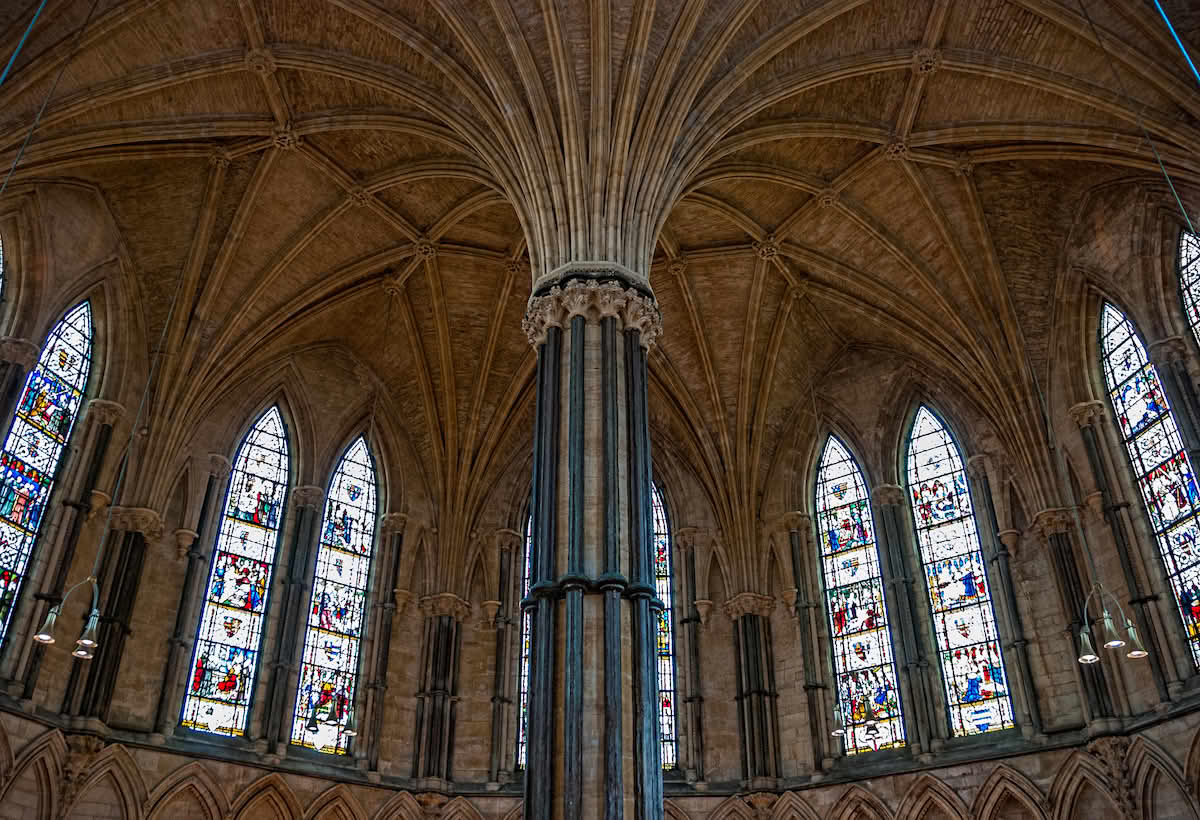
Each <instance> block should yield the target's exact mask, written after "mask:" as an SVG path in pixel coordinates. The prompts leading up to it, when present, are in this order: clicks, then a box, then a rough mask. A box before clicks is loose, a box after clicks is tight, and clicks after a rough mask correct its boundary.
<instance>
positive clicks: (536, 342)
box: [522, 266, 663, 820]
mask: <svg viewBox="0 0 1200 820" xmlns="http://www.w3.org/2000/svg"><path fill="white" fill-rule="evenodd" d="M631 284H633V285H636V287H633V286H631ZM524 327H525V331H526V333H527V334H528V336H529V340H530V342H531V343H532V344H533V346H534V347H535V348H536V350H537V355H538V364H537V410H536V421H535V427H534V445H533V550H532V553H533V554H532V567H531V569H532V582H533V583H532V587H531V590H530V595H529V598H527V599H526V600H525V601H524V602H522V606H523V607H525V608H527V609H528V610H530V611H531V612H532V622H533V629H532V645H531V652H530V677H529V728H528V747H527V750H528V751H527V763H526V775H525V817H527V818H537V820H545V819H546V818H556V820H557V819H558V818H563V819H564V820H576V819H577V818H589V820H590V819H591V818H606V820H616V819H617V818H626V817H628V818H630V820H658V819H659V818H662V816H663V807H662V799H663V798H662V766H661V763H660V748H659V727H658V708H657V705H658V683H657V677H656V675H655V655H654V650H655V635H656V618H657V617H658V613H659V611H660V610H661V609H662V606H663V605H662V602H661V601H659V600H658V599H657V598H656V597H655V593H654V575H653V571H654V570H653V556H652V553H651V507H650V492H651V490H650V472H651V470H650V432H649V425H648V414H647V402H646V377H647V367H646V356H647V351H648V350H649V348H650V346H651V345H652V344H653V343H654V340H655V338H656V337H657V335H658V333H659V330H660V327H661V324H660V317H659V312H658V307H657V305H656V304H655V302H654V297H653V295H652V294H651V293H650V291H649V288H648V286H647V285H645V284H644V280H643V279H641V278H640V277H638V278H631V277H629V276H628V275H626V272H625V271H624V269H622V268H620V267H619V266H613V267H612V268H611V269H610V268H605V267H604V266H587V269H586V270H584V269H580V268H578V266H574V267H572V268H571V269H570V270H569V271H568V272H567V273H566V274H565V275H563V276H562V278H560V279H558V280H557V281H556V282H555V283H554V284H552V285H543V286H542V287H539V288H538V289H537V290H535V292H534V295H533V296H532V297H531V298H530V300H529V308H528V311H527V312H526V315H525V322H524Z"/></svg>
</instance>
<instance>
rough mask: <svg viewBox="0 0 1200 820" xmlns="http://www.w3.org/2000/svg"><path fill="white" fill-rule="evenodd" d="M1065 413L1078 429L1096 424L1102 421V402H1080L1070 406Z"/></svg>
mask: <svg viewBox="0 0 1200 820" xmlns="http://www.w3.org/2000/svg"><path fill="white" fill-rule="evenodd" d="M1067 412H1068V413H1069V414H1070V416H1071V421H1073V422H1075V424H1077V425H1078V426H1080V427H1086V426H1087V425H1089V424H1098V423H1099V422H1101V421H1103V420H1104V402H1102V401H1081V402H1080V403H1079V404H1076V405H1072V407H1071V409H1070V410H1068V411H1067Z"/></svg>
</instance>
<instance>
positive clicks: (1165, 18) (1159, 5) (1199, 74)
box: [0, 0, 1200, 83]
mask: <svg viewBox="0 0 1200 820" xmlns="http://www.w3.org/2000/svg"><path fill="white" fill-rule="evenodd" d="M1154 7H1155V8H1156V9H1158V13H1159V15H1161V16H1162V19H1163V22H1164V23H1166V24H1167V31H1169V32H1171V36H1172V37H1173V38H1175V45H1177V46H1179V52H1180V53H1181V54H1183V59H1185V60H1187V64H1188V68H1190V69H1191V70H1192V76H1193V77H1195V78H1196V82H1198V83H1200V71H1197V70H1196V64H1195V63H1193V62H1192V57H1191V55H1190V54H1188V52H1187V49H1186V48H1184V45H1183V40H1180V39H1179V35H1178V34H1176V33H1175V26H1173V25H1171V18H1170V17H1168V16H1167V12H1166V10H1165V9H1163V7H1162V3H1160V2H1158V0H1154ZM0 82H3V80H0Z"/></svg>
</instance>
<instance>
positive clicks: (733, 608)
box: [724, 592, 775, 621]
mask: <svg viewBox="0 0 1200 820" xmlns="http://www.w3.org/2000/svg"><path fill="white" fill-rule="evenodd" d="M774 608H775V599H774V598H772V597H771V596H770V595H760V594H759V593H757V592H739V593H738V594H737V595H734V596H733V597H732V598H730V599H729V600H728V601H726V602H725V606H724V610H725V614H726V615H727V616H728V617H729V620H731V621H736V620H737V619H738V618H740V617H742V616H743V615H762V616H763V617H766V616H768V615H770V614H771V610H773V609H774Z"/></svg>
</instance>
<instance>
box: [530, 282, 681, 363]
mask: <svg viewBox="0 0 1200 820" xmlns="http://www.w3.org/2000/svg"><path fill="white" fill-rule="evenodd" d="M572 316H586V317H587V319H588V321H589V322H595V321H599V320H600V319H602V318H604V317H606V316H614V317H616V318H617V320H618V325H619V329H620V328H623V329H636V330H638V331H639V332H640V336H641V344H642V347H644V348H647V349H648V348H650V347H651V346H652V345H653V344H654V341H655V339H656V338H658V334H659V333H660V332H661V331H662V315H661V314H660V313H659V312H658V306H657V305H655V303H654V300H653V299H651V298H650V297H648V296H645V295H644V294H642V293H639V292H638V291H636V290H634V289H633V288H623V287H622V286H621V285H620V284H618V283H617V282H587V281H581V280H575V281H572V282H568V283H567V285H566V287H562V288H559V287H554V288H551V289H550V292H549V293H548V294H546V295H545V296H533V297H530V299H529V305H528V307H527V308H526V311H525V318H524V320H523V321H522V322H521V328H522V330H524V331H525V335H526V336H527V337H528V338H529V343H530V344H531V345H533V346H535V347H536V346H537V345H540V344H542V342H544V341H545V340H546V333H547V331H548V330H549V329H550V328H552V327H559V328H561V327H565V326H566V325H567V324H568V323H569V321H570V318H571V317H572Z"/></svg>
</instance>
